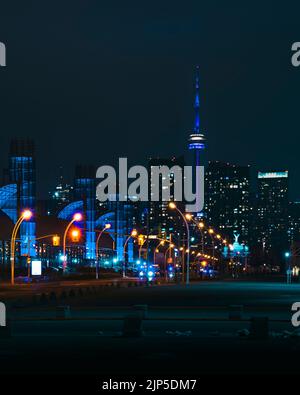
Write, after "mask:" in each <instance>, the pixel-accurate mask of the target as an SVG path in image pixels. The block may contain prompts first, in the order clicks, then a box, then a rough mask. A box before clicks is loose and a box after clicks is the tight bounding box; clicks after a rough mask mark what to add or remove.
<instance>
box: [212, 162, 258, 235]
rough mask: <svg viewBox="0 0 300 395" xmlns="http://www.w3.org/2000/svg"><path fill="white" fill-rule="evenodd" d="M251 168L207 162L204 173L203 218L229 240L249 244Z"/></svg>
mask: <svg viewBox="0 0 300 395" xmlns="http://www.w3.org/2000/svg"><path fill="white" fill-rule="evenodd" d="M250 213H251V206H250V167H249V166H237V165H234V164H231V163H223V162H218V161H213V162H209V164H208V166H207V168H206V172H205V216H206V217H207V220H208V222H209V224H211V225H212V226H214V227H216V228H217V229H219V230H220V231H221V232H222V234H223V235H226V236H227V237H229V239H232V235H233V232H234V231H236V232H237V233H238V234H239V235H240V241H241V242H245V243H248V240H249V217H250Z"/></svg>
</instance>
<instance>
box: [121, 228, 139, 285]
mask: <svg viewBox="0 0 300 395" xmlns="http://www.w3.org/2000/svg"><path fill="white" fill-rule="evenodd" d="M137 234H138V232H137V231H136V229H133V230H132V231H131V233H130V235H129V236H128V237H127V239H126V240H125V243H124V249H123V278H125V277H126V246H127V243H128V241H129V239H130V238H131V237H136V236H137Z"/></svg>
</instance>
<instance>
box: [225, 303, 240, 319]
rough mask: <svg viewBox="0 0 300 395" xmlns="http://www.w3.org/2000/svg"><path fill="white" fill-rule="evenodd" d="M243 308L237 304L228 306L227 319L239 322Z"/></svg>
mask: <svg viewBox="0 0 300 395" xmlns="http://www.w3.org/2000/svg"><path fill="white" fill-rule="evenodd" d="M243 310H244V307H243V306H242V305H239V304H235V305H230V306H229V307H228V318H229V319H230V320H241V319H242V315H243Z"/></svg>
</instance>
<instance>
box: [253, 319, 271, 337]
mask: <svg viewBox="0 0 300 395" xmlns="http://www.w3.org/2000/svg"><path fill="white" fill-rule="evenodd" d="M249 336H250V338H252V339H255V340H256V339H257V340H264V339H267V338H268V337H269V317H251V320H250V335H249Z"/></svg>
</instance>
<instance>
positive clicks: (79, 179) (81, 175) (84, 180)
mask: <svg viewBox="0 0 300 395" xmlns="http://www.w3.org/2000/svg"><path fill="white" fill-rule="evenodd" d="M95 174H96V171H95V168H94V167H93V166H77V167H76V171H75V181H74V197H75V199H78V200H82V201H83V211H84V227H85V246H86V259H87V260H88V261H91V262H92V264H93V263H94V260H95V258H96V234H95V219H96V218H95V216H96V181H95Z"/></svg>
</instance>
